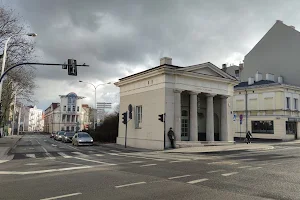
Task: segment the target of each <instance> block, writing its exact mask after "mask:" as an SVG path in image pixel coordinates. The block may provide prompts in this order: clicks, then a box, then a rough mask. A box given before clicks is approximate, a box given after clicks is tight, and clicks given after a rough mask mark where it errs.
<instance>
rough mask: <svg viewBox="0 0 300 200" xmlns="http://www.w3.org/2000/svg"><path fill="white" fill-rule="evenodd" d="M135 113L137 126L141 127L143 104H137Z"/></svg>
mask: <svg viewBox="0 0 300 200" xmlns="http://www.w3.org/2000/svg"><path fill="white" fill-rule="evenodd" d="M135 114H136V117H135V123H136V128H141V127H140V123H142V115H143V110H142V106H136V108H135Z"/></svg>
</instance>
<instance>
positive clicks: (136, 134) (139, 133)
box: [117, 75, 165, 149]
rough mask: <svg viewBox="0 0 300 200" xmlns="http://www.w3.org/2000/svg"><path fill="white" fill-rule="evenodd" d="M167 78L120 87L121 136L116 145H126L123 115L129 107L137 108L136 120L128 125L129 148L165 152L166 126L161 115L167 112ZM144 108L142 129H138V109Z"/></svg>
mask: <svg viewBox="0 0 300 200" xmlns="http://www.w3.org/2000/svg"><path fill="white" fill-rule="evenodd" d="M164 80H165V79H164V75H159V76H155V77H152V78H150V79H144V80H141V81H136V82H133V83H130V84H128V85H126V86H124V87H123V86H121V87H120V115H119V135H118V138H117V143H118V144H121V145H124V144H125V125H124V124H123V123H122V113H123V112H125V111H128V105H129V104H132V106H133V108H134V112H133V119H132V120H130V121H129V122H128V127H127V128H128V129H127V145H128V146H132V147H137V148H146V149H163V148H164V137H163V130H164V124H163V123H162V122H161V121H159V120H158V115H159V114H163V113H164V112H165V103H164V102H165V88H164ZM139 105H141V106H142V124H141V128H137V129H136V128H135V121H134V120H135V106H139Z"/></svg>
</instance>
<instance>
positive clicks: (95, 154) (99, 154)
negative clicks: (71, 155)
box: [94, 154, 104, 157]
mask: <svg viewBox="0 0 300 200" xmlns="http://www.w3.org/2000/svg"><path fill="white" fill-rule="evenodd" d="M94 155H95V156H98V157H100V156H104V155H103V154H94Z"/></svg>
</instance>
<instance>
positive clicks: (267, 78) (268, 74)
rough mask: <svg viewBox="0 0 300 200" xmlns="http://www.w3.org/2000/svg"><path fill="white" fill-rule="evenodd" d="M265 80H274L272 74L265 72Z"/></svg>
mask: <svg viewBox="0 0 300 200" xmlns="http://www.w3.org/2000/svg"><path fill="white" fill-rule="evenodd" d="M266 80H268V81H274V74H270V73H267V74H266Z"/></svg>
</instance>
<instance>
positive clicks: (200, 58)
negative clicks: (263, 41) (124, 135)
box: [6, 0, 300, 98]
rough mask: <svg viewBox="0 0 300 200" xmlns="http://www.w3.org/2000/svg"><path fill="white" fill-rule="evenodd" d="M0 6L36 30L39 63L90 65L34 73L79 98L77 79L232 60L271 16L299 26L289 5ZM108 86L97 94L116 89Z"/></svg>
mask: <svg viewBox="0 0 300 200" xmlns="http://www.w3.org/2000/svg"><path fill="white" fill-rule="evenodd" d="M6 4H7V5H11V6H13V7H15V8H16V10H17V11H19V13H20V14H21V15H22V16H23V18H24V19H25V20H26V21H27V22H28V23H29V25H30V27H31V29H32V30H34V31H35V32H37V33H38V37H37V38H36V39H35V40H36V43H37V45H36V47H37V55H38V56H39V58H38V59H39V61H49V62H59V63H61V62H64V61H65V60H66V59H67V58H76V59H77V61H78V62H79V63H82V62H85V63H87V64H90V67H89V68H84V69H83V68H80V69H79V72H78V74H79V75H78V77H70V76H67V75H66V71H62V69H60V68H59V67H58V68H39V69H38V70H37V76H38V77H39V80H52V84H54V85H55V86H56V87H59V89H58V90H57V91H56V93H55V95H56V96H57V95H58V92H63V89H62V86H61V81H62V80H66V82H64V84H66V85H69V84H72V87H73V88H74V90H76V89H75V88H77V90H78V91H81V92H83V93H84V92H85V91H84V88H85V86H83V85H81V84H78V80H79V79H82V80H91V81H98V82H99V81H102V82H105V81H111V80H117V78H121V77H123V76H125V75H128V74H130V73H134V72H136V71H137V70H142V69H146V68H150V67H154V66H156V65H158V64H159V58H160V57H162V56H170V57H172V58H173V64H175V65H183V66H186V65H191V64H197V63H201V62H207V61H210V62H212V63H214V64H217V65H218V66H220V65H221V64H222V63H224V62H239V61H242V60H243V56H244V55H245V54H246V53H248V52H249V50H250V49H251V48H252V47H253V45H255V44H256V43H257V42H258V40H259V39H260V38H261V37H262V36H263V35H264V34H265V33H266V32H267V31H268V29H270V28H271V26H272V25H273V24H274V23H275V21H276V20H277V19H281V20H283V21H284V23H287V24H288V25H291V24H292V25H294V26H296V29H297V27H300V24H299V14H298V11H297V8H298V7H299V5H300V2H298V1H296V0H295V1H292V0H290V1H288V3H286V1H279V0H264V1H261V0H253V1H240V0H227V1H224V0H214V1H199V0H187V1H181V0H163V1H161V0H151V1H150V0H144V1H142V0H130V1H129V0H119V1H115V0H109V1H107V0H103V1H101V0H85V1H81V0H51V1H46V0H44V1H40V0H26V1H23V0H14V1H7V3H6ZM137 67H139V68H138V69H136V68H137ZM72 87H71V88H72ZM54 88H55V87H54ZM109 88H110V89H105V91H103V92H108V94H110V93H112V92H117V91H118V90H117V89H114V88H113V87H109ZM65 90H70V88H68V87H66V86H65ZM91 93H92V91H91ZM39 94H42V91H40V92H39ZM103 94H104V93H103ZM84 95H91V94H90V93H84ZM99 98H100V97H99Z"/></svg>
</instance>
